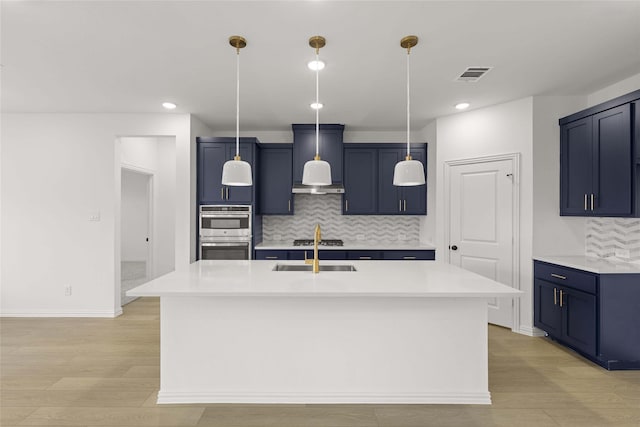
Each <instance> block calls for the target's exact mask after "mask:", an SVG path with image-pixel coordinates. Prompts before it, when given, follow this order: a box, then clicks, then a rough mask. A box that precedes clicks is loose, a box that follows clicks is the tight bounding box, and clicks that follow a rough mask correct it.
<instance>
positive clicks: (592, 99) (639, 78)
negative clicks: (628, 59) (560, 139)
mask: <svg viewBox="0 0 640 427" xmlns="http://www.w3.org/2000/svg"><path fill="white" fill-rule="evenodd" d="M638 89H640V73H639V74H636V75H634V76H631V77H629V78H627V79H624V80H621V81H619V82H617V83H614V84H612V85H610V86H607V87H605V88H602V89H600V90H598V91H595V92H593V93H590V94H589V95H588V96H587V105H586V107H583V108H587V107H593V106H594V105H597V104H600V103H601V102H606V101H609V100H610V99H613V98H615V97H618V96H621V95H626V94H627V93H630V92H634V91H636V90H638ZM575 112H576V111H574V113H575Z"/></svg>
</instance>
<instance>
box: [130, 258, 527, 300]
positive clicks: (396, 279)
mask: <svg viewBox="0 0 640 427" xmlns="http://www.w3.org/2000/svg"><path fill="white" fill-rule="evenodd" d="M276 264H292V265H300V264H302V262H301V261H283V262H276V261H256V260H252V261H197V262H195V263H193V264H191V265H190V266H189V267H188V268H187V269H185V270H181V271H174V272H172V273H169V274H166V275H164V276H161V277H159V278H157V279H154V280H152V281H150V282H147V283H145V284H143V285H141V286H138V287H136V288H134V289H132V290H130V291H128V292H127V295H129V296H160V297H163V296H218V297H223V296H234V297H240V296H246V297H252V296H254V297H257V296H259V297H423V298H493V297H509V296H519V295H520V294H522V292H521V291H519V290H516V289H513V288H511V287H508V286H505V285H502V284H500V283H497V282H495V281H493V280H490V279H487V278H485V277H482V276H480V275H477V274H475V273H472V272H469V271H466V270H462V269H461V268H458V267H456V266H454V265H451V264H447V263H444V262H440V261H410V262H407V261H384V262H372V261H324V262H323V261H321V262H320V265H345V264H351V265H353V266H355V268H356V270H357V271H353V272H335V271H331V272H329V271H324V272H323V271H321V272H320V273H317V274H314V273H312V272H310V271H305V272H294V271H273V268H274V267H275V265H276Z"/></svg>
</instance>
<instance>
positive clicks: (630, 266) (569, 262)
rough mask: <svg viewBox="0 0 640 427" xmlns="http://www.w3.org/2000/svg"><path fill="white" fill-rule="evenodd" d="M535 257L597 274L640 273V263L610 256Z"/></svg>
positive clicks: (538, 259) (535, 258) (537, 259)
mask: <svg viewBox="0 0 640 427" xmlns="http://www.w3.org/2000/svg"><path fill="white" fill-rule="evenodd" d="M533 259H534V260H536V261H543V262H548V263H551V264H557V265H562V266H564V267H570V268H575V269H578V270H584V271H589V272H591V273H597V274H640V264H636V263H632V262H624V261H620V260H615V259H610V258H596V257H588V256H584V255H567V256H536V257H534V258H533Z"/></svg>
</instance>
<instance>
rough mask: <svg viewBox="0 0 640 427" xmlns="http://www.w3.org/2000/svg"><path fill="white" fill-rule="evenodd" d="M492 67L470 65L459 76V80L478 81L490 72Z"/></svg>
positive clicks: (457, 79)
mask: <svg viewBox="0 0 640 427" xmlns="http://www.w3.org/2000/svg"><path fill="white" fill-rule="evenodd" d="M491 68H492V67H469V68H467V69H466V70H464V72H463V73H462V74H460V75H459V76H458V77H457V78H456V81H457V82H477V81H478V80H480V77H482V76H484V75H485V74H487V73H488V72H489V70H490V69H491Z"/></svg>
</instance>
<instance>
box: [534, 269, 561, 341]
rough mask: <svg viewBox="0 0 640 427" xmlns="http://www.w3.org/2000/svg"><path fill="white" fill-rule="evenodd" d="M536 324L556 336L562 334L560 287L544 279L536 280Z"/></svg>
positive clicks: (558, 336)
mask: <svg viewBox="0 0 640 427" xmlns="http://www.w3.org/2000/svg"><path fill="white" fill-rule="evenodd" d="M533 293H534V323H533V324H534V326H535V327H536V328H540V329H542V330H543V331H545V332H546V333H548V334H549V335H550V336H552V337H554V338H560V337H561V336H562V311H561V309H560V305H559V296H560V287H559V286H558V285H555V284H553V283H549V282H547V281H545V280H542V279H535V280H534V289H533Z"/></svg>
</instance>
